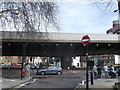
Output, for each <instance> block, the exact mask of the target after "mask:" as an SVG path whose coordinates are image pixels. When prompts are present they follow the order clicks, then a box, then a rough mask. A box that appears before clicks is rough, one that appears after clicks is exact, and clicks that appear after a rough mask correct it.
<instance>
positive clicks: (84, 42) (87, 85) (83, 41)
mask: <svg viewBox="0 0 120 90" xmlns="http://www.w3.org/2000/svg"><path fill="white" fill-rule="evenodd" d="M89 43H90V38H89V36H88V35H85V36H83V37H82V44H83V45H84V46H85V48H86V66H87V67H86V89H89V74H88V47H87V46H86V45H87V44H89Z"/></svg>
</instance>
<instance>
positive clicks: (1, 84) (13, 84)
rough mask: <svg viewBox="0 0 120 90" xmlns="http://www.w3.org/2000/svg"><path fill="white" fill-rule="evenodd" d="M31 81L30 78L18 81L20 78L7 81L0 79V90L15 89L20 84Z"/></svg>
mask: <svg viewBox="0 0 120 90" xmlns="http://www.w3.org/2000/svg"><path fill="white" fill-rule="evenodd" d="M30 79H31V77H29V78H24V79H22V80H21V79H20V78H11V79H7V78H2V77H0V89H1V88H2V89H5V88H13V87H16V86H18V85H20V84H24V83H26V82H28V81H29V80H30Z"/></svg>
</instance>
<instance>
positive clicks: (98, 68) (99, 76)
mask: <svg viewBox="0 0 120 90" xmlns="http://www.w3.org/2000/svg"><path fill="white" fill-rule="evenodd" d="M97 72H98V78H99V79H100V78H101V74H102V72H101V67H100V65H98V67H97Z"/></svg>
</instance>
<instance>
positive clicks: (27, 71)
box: [25, 63, 30, 77]
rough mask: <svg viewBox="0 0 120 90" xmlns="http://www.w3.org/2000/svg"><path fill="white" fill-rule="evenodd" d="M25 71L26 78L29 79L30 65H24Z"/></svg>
mask: <svg viewBox="0 0 120 90" xmlns="http://www.w3.org/2000/svg"><path fill="white" fill-rule="evenodd" d="M25 71H26V76H27V77H30V64H29V63H27V64H26V65H25Z"/></svg>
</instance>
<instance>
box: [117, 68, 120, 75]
mask: <svg viewBox="0 0 120 90" xmlns="http://www.w3.org/2000/svg"><path fill="white" fill-rule="evenodd" d="M116 72H117V74H118V76H120V67H119V68H118V69H117V71H116Z"/></svg>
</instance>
